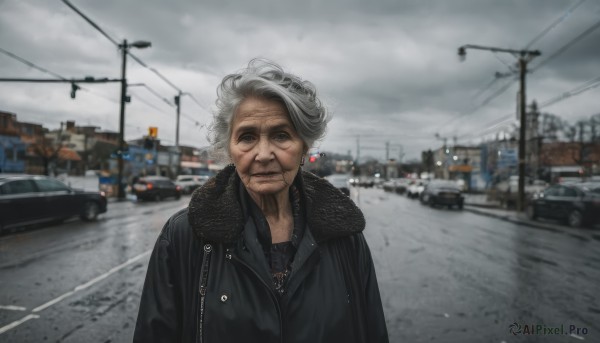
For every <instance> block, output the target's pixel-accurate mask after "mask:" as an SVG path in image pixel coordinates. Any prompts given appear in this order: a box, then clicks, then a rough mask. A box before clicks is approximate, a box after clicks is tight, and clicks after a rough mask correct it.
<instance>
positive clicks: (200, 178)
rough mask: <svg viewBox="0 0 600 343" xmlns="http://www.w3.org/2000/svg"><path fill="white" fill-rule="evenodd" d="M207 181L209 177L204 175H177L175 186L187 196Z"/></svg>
mask: <svg viewBox="0 0 600 343" xmlns="http://www.w3.org/2000/svg"><path fill="white" fill-rule="evenodd" d="M208 179H209V177H208V176H206V175H179V176H177V179H176V180H175V184H176V185H177V186H179V187H181V191H182V192H183V193H184V194H189V193H192V192H193V191H194V190H195V189H196V188H198V187H200V186H202V185H204V184H205V183H206V181H208Z"/></svg>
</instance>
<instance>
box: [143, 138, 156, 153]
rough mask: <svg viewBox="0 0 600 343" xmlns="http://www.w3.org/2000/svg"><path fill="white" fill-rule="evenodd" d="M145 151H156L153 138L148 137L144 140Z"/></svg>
mask: <svg viewBox="0 0 600 343" xmlns="http://www.w3.org/2000/svg"><path fill="white" fill-rule="evenodd" d="M144 149H146V150H152V149H154V140H153V139H152V138H148V137H147V138H145V139H144Z"/></svg>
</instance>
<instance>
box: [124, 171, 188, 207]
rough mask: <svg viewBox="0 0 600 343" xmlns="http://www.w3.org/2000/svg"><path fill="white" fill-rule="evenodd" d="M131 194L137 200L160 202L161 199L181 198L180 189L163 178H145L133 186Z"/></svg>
mask: <svg viewBox="0 0 600 343" xmlns="http://www.w3.org/2000/svg"><path fill="white" fill-rule="evenodd" d="M133 192H134V193H135V195H136V196H137V198H138V199H139V200H154V201H161V200H162V199H165V198H169V197H174V198H175V199H176V200H177V199H179V198H180V197H181V187H180V186H177V185H176V184H175V183H173V181H171V180H169V179H168V178H166V177H163V176H146V177H142V178H140V179H139V180H137V182H136V183H134V184H133Z"/></svg>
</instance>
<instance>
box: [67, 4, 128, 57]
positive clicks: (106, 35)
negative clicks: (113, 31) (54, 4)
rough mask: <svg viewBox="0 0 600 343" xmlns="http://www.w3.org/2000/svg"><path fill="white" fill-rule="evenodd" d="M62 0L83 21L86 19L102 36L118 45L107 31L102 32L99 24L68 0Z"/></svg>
mask: <svg viewBox="0 0 600 343" xmlns="http://www.w3.org/2000/svg"><path fill="white" fill-rule="evenodd" d="M62 2H64V3H65V4H66V5H67V6H69V7H70V8H71V9H72V10H73V11H75V12H77V14H79V15H80V16H81V17H82V18H83V19H85V21H87V22H88V24H90V25H92V26H93V27H94V28H95V29H96V30H98V31H99V32H100V33H101V34H102V35H103V36H104V37H106V38H107V39H108V40H109V41H111V42H112V43H113V44H114V45H116V46H119V43H118V42H117V41H116V40H115V39H114V38H112V37H111V36H109V35H108V33H106V32H104V30H102V28H100V26H99V25H98V24H96V23H94V22H93V21H92V19H90V18H88V17H87V16H86V15H85V14H83V12H81V11H80V10H79V9H78V8H77V7H75V6H74V5H73V4H72V3H70V2H69V1H68V0H62Z"/></svg>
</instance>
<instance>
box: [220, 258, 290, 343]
mask: <svg viewBox="0 0 600 343" xmlns="http://www.w3.org/2000/svg"><path fill="white" fill-rule="evenodd" d="M227 258H229V259H230V260H232V261H235V262H237V263H239V264H241V265H242V266H244V267H246V268H247V269H248V270H250V271H251V272H252V273H253V274H254V275H255V276H256V278H257V279H258V280H260V282H261V283H262V284H263V285H264V286H265V287H266V288H267V290H268V291H269V294H270V295H271V298H272V300H273V302H274V303H275V306H276V308H277V317H278V318H279V327H280V328H281V336H280V337H279V338H280V339H279V341H280V342H281V343H283V319H282V318H281V307H280V306H279V300H278V299H277V295H275V292H273V290H272V289H271V287H269V285H267V283H266V282H265V280H263V278H262V277H260V275H258V273H257V272H256V271H255V270H254V269H252V268H251V267H250V266H249V265H248V264H246V262H244V261H242V260H241V259H239V258H238V257H237V256H235V255H233V256H232V254H229V255H228V256H227Z"/></svg>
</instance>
